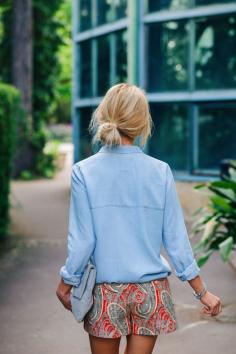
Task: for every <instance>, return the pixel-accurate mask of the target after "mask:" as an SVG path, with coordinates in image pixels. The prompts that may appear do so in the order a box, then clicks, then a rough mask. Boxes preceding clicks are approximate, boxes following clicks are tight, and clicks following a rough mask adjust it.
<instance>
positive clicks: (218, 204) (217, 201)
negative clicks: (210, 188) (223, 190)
mask: <svg viewBox="0 0 236 354" xmlns="http://www.w3.org/2000/svg"><path fill="white" fill-rule="evenodd" d="M210 200H211V201H212V203H213V206H214V207H215V208H217V209H220V210H223V211H231V210H233V209H232V208H231V206H230V205H229V204H228V203H227V202H226V200H225V199H224V198H222V197H219V196H216V195H213V196H211V198H210Z"/></svg>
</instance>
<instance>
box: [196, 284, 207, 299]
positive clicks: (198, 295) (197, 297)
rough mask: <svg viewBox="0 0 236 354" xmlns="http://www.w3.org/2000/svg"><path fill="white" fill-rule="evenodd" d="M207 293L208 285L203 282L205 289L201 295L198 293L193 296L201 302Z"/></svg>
mask: <svg viewBox="0 0 236 354" xmlns="http://www.w3.org/2000/svg"><path fill="white" fill-rule="evenodd" d="M206 292H207V288H206V284H205V282H203V288H202V290H201V291H200V293H197V292H196V291H194V292H193V295H194V296H195V298H196V299H198V300H201V298H202V296H203V295H204V294H205V293H206Z"/></svg>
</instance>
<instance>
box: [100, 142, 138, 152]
mask: <svg viewBox="0 0 236 354" xmlns="http://www.w3.org/2000/svg"><path fill="white" fill-rule="evenodd" d="M98 152H112V153H117V154H132V153H135V152H136V153H137V152H143V150H142V149H141V147H139V146H137V145H129V144H122V145H116V146H112V147H111V146H108V145H103V146H102V147H101V148H100V149H99V150H98Z"/></svg>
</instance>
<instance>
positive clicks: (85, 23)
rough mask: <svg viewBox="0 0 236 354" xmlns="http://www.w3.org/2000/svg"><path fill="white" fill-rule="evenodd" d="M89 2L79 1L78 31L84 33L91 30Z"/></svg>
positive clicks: (88, 0)
mask: <svg viewBox="0 0 236 354" xmlns="http://www.w3.org/2000/svg"><path fill="white" fill-rule="evenodd" d="M91 5H92V4H91V0H80V1H79V31H85V30H87V29H89V28H91V20H92V18H91V14H92V9H91Z"/></svg>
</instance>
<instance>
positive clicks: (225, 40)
mask: <svg viewBox="0 0 236 354" xmlns="http://www.w3.org/2000/svg"><path fill="white" fill-rule="evenodd" d="M235 47H236V16H235V15H230V16H227V17H225V16H224V17H223V16H221V17H213V18H212V17H209V18H207V19H206V18H204V19H199V20H198V21H197V22H196V49H195V61H196V71H195V77H196V88H197V89H217V88H234V87H235V86H236V55H235Z"/></svg>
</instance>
